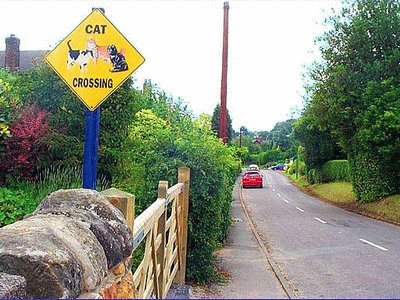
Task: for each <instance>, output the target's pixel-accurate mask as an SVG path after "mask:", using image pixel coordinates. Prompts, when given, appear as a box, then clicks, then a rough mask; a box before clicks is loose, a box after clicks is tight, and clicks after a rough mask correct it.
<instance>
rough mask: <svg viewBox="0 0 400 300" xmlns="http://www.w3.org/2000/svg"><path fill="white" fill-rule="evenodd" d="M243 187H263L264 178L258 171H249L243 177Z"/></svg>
mask: <svg viewBox="0 0 400 300" xmlns="http://www.w3.org/2000/svg"><path fill="white" fill-rule="evenodd" d="M242 187H243V188H246V187H260V188H262V187H263V177H262V175H261V174H260V172H258V171H247V172H245V173H244V174H243V176H242Z"/></svg>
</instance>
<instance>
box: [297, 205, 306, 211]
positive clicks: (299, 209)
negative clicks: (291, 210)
mask: <svg viewBox="0 0 400 300" xmlns="http://www.w3.org/2000/svg"><path fill="white" fill-rule="evenodd" d="M296 209H297V210H298V211H301V212H304V210H302V209H301V208H300V207H297V206H296Z"/></svg>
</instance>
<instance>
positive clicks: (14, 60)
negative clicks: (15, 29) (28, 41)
mask: <svg viewBox="0 0 400 300" xmlns="http://www.w3.org/2000/svg"><path fill="white" fill-rule="evenodd" d="M19 44H20V40H19V38H17V37H16V36H15V35H14V34H11V35H10V36H9V37H7V38H6V51H5V67H6V70H8V71H19V59H20V53H19Z"/></svg>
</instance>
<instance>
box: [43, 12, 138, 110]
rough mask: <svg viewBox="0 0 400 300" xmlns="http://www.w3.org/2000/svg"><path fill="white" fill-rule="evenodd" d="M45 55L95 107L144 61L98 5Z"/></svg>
mask: <svg viewBox="0 0 400 300" xmlns="http://www.w3.org/2000/svg"><path fill="white" fill-rule="evenodd" d="M45 59H46V61H47V62H48V63H49V64H50V66H51V67H52V68H53V69H54V71H55V72H56V73H57V74H58V75H59V76H60V77H61V79H62V80H63V81H64V82H65V83H66V84H67V85H68V86H69V88H70V89H71V90H72V91H73V92H74V93H75V94H76V95H77V96H78V98H79V99H80V100H81V101H82V102H83V103H84V104H85V105H86V107H87V108H88V109H89V110H91V111H94V110H95V109H96V108H97V107H99V106H100V104H101V103H103V102H104V101H105V100H106V98H107V97H108V96H110V95H111V94H112V93H113V92H114V91H115V90H116V89H117V88H118V87H119V86H120V85H121V84H122V83H123V82H124V81H125V80H126V79H128V78H129V76H130V75H131V74H132V73H133V71H135V70H136V69H137V68H138V67H139V66H140V65H141V64H143V62H144V58H143V56H142V55H141V54H140V53H139V52H138V51H137V50H136V49H135V47H134V46H132V44H131V43H130V42H129V41H128V40H127V39H126V38H125V37H124V36H123V35H122V34H121V33H120V32H119V31H118V29H117V28H116V27H115V26H114V25H113V24H112V23H111V22H110V21H109V20H108V19H107V18H106V16H105V15H104V14H103V12H102V11H101V10H100V9H94V10H93V11H92V12H91V13H90V14H89V16H87V17H86V18H85V19H84V20H83V21H82V22H81V23H80V24H79V25H78V26H77V27H76V28H75V29H74V30H73V31H72V32H71V33H70V34H69V35H68V36H67V37H66V38H65V39H64V40H63V41H62V42H61V43H60V44H58V46H56V47H55V48H54V49H53V50H52V51H51V52H49V53H48V54H47V55H46V57H45Z"/></svg>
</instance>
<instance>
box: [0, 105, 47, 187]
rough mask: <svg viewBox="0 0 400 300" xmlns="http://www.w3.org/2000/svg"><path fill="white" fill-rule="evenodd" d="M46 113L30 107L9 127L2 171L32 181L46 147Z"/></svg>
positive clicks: (32, 106)
mask: <svg viewBox="0 0 400 300" xmlns="http://www.w3.org/2000/svg"><path fill="white" fill-rule="evenodd" d="M47 117H48V113H47V112H46V111H44V110H39V109H38V108H36V106H34V105H31V106H27V107H25V108H24V110H23V111H22V114H21V117H20V119H19V120H17V121H16V122H15V123H13V124H12V125H11V126H10V132H11V137H9V138H8V139H7V140H6V141H5V154H4V158H3V163H2V165H3V169H4V170H5V171H6V172H7V173H8V174H9V175H11V176H12V177H14V178H18V179H30V180H31V179H33V177H34V175H35V171H36V170H37V162H38V159H39V157H40V156H41V155H43V154H44V152H45V150H46V147H45V143H44V140H43V138H44V136H45V134H46V131H47V129H48V122H47Z"/></svg>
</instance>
